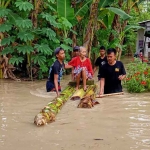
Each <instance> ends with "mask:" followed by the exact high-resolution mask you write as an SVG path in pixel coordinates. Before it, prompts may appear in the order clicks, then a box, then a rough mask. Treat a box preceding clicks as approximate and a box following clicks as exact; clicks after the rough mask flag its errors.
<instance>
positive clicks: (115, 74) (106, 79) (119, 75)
mask: <svg viewBox="0 0 150 150" xmlns="http://www.w3.org/2000/svg"><path fill="white" fill-rule="evenodd" d="M107 60H108V63H106V64H105V65H103V66H102V68H101V70H100V78H101V80H100V93H99V94H100V95H103V94H109V93H117V92H122V86H121V80H123V79H124V78H125V75H126V71H125V68H124V65H123V63H122V62H121V61H116V50H115V49H114V48H110V49H108V50H107Z"/></svg>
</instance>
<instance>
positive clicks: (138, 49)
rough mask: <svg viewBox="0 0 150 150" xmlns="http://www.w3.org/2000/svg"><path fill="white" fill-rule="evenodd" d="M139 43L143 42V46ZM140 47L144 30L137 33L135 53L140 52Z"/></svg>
mask: <svg viewBox="0 0 150 150" xmlns="http://www.w3.org/2000/svg"><path fill="white" fill-rule="evenodd" d="M140 41H143V45H141V44H140ZM141 46H142V47H144V29H139V30H138V31H137V41H136V52H139V51H140V49H141Z"/></svg>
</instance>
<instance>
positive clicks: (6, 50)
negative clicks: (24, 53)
mask: <svg viewBox="0 0 150 150" xmlns="http://www.w3.org/2000/svg"><path fill="white" fill-rule="evenodd" d="M13 52H14V49H13V48H12V47H5V48H4V49H3V51H2V53H1V54H2V55H6V54H12V53H13Z"/></svg>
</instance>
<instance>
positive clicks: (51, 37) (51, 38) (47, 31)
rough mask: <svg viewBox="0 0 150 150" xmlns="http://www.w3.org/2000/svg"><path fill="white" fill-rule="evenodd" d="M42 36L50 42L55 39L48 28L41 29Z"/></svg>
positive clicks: (54, 35)
mask: <svg viewBox="0 0 150 150" xmlns="http://www.w3.org/2000/svg"><path fill="white" fill-rule="evenodd" d="M42 34H45V35H46V36H47V37H48V38H49V39H50V40H55V39H56V33H55V32H54V31H53V30H52V29H50V28H42Z"/></svg>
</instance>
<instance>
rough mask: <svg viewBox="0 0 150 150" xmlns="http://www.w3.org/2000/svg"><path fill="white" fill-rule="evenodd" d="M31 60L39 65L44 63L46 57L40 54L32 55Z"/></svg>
mask: <svg viewBox="0 0 150 150" xmlns="http://www.w3.org/2000/svg"><path fill="white" fill-rule="evenodd" d="M32 60H33V62H34V63H35V64H38V65H40V66H41V65H44V63H45V62H46V57H45V56H42V55H41V54H39V55H33V56H32Z"/></svg>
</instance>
